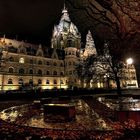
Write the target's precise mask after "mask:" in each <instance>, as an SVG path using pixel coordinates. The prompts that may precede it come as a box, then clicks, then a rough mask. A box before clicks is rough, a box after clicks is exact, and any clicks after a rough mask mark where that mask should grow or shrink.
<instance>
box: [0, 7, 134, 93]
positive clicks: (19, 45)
mask: <svg viewBox="0 0 140 140" xmlns="http://www.w3.org/2000/svg"><path fill="white" fill-rule="evenodd" d="M0 49H1V55H0V60H1V61H0V90H16V89H19V88H20V87H22V88H23V87H24V88H25V89H26V88H27V87H28V88H30V89H34V88H41V89H53V88H64V89H67V88H73V87H79V80H78V78H77V76H76V70H75V67H76V64H77V63H78V62H79V59H84V58H86V57H88V56H90V55H92V54H94V55H95V56H96V55H97V52H96V48H95V44H94V40H93V38H92V35H91V32H90V31H89V32H88V34H87V37H86V46H85V48H84V49H81V35H80V33H79V31H78V29H77V27H76V26H75V25H74V24H73V23H72V22H71V20H70V18H69V15H68V11H67V10H66V9H65V8H64V9H63V11H62V17H61V19H60V22H59V24H58V25H55V26H54V29H53V33H52V39H51V47H49V48H48V47H45V46H41V45H33V44H30V43H27V42H23V41H17V40H12V39H7V38H5V37H3V38H1V39H0ZM133 68H134V67H133ZM98 85H99V83H97V84H96V86H93V85H91V87H98V88H102V87H104V85H103V84H100V86H98Z"/></svg>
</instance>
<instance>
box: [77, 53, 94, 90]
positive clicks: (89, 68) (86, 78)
mask: <svg viewBox="0 0 140 140" xmlns="http://www.w3.org/2000/svg"><path fill="white" fill-rule="evenodd" d="M95 59H96V58H95V56H94V55H90V56H88V57H87V58H85V59H80V60H79V63H77V66H76V74H77V76H78V78H79V79H80V83H81V87H82V88H84V83H86V88H90V81H91V79H93V75H94V72H95V70H94V69H95V67H94V66H93V64H94V61H95Z"/></svg>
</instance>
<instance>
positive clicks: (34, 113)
mask: <svg viewBox="0 0 140 140" xmlns="http://www.w3.org/2000/svg"><path fill="white" fill-rule="evenodd" d="M64 99H65V100H64ZM0 118H1V119H2V120H4V121H6V122H8V123H14V124H16V125H18V126H19V125H20V126H25V127H26V126H28V127H31V128H41V129H42V128H44V129H58V130H84V131H85V130H102V129H103V130H112V128H111V127H110V126H109V124H108V123H107V122H105V121H104V120H103V119H102V118H101V117H99V115H98V114H97V113H96V112H94V110H92V109H91V108H90V107H89V106H88V105H87V104H86V103H85V102H84V101H83V100H81V99H68V98H67V99H66V98H53V99H47V98H46V99H41V100H35V101H34V102H33V103H32V104H26V105H22V106H14V107H11V108H8V109H5V110H3V111H1V112H0ZM99 120H100V121H99ZM101 120H102V121H101ZM101 122H104V124H101Z"/></svg>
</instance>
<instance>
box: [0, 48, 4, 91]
mask: <svg viewBox="0 0 140 140" xmlns="http://www.w3.org/2000/svg"><path fill="white" fill-rule="evenodd" d="M3 64H4V59H3V48H2V47H0V69H1V73H2V78H1V91H2V92H3V86H4V71H3V70H2V69H3V68H2V67H3V66H4V65H3Z"/></svg>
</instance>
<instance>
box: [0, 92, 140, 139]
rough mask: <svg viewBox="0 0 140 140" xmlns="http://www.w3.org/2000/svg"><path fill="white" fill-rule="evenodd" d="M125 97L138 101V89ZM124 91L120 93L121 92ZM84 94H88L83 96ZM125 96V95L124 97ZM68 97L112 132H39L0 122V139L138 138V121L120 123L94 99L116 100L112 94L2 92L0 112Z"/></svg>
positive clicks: (46, 130) (139, 127)
mask: <svg viewBox="0 0 140 140" xmlns="http://www.w3.org/2000/svg"><path fill="white" fill-rule="evenodd" d="M125 92H126V93H127V94H125V95H124V96H133V97H136V98H139V97H140V96H139V90H137V91H134V92H133V93H137V94H131V92H130V91H128V92H127V91H125ZM125 92H124V93H125ZM87 93H88V94H87ZM128 93H129V94H128ZM59 96H69V97H71V98H81V99H83V100H84V101H85V102H86V103H87V105H88V106H90V107H91V108H92V109H93V110H94V111H95V112H97V113H98V115H99V116H101V117H103V118H104V119H106V121H108V122H109V123H110V126H112V127H113V128H114V130H113V131H112V130H111V131H105V130H99V131H97V130H96V131H88V130H85V131H79V130H69V131H68V130H58V129H57V130H54V129H41V128H32V127H28V126H20V125H15V124H12V123H7V122H5V121H3V120H0V140H33V139H38V140H81V139H83V140H90V139H91V140H92V139H93V140H94V139H95V140H97V139H98V140H105V139H106V140H115V139H116V140H117V139H118V140H139V139H140V133H139V132H140V122H134V121H133V120H128V121H126V122H123V123H120V122H118V121H117V120H115V119H114V117H113V111H111V110H110V109H109V108H107V107H106V106H104V105H103V104H101V103H99V102H98V101H97V100H96V97H97V96H106V97H109V98H118V96H117V94H116V93H115V92H114V91H111V92H109V91H105V92H102V91H86V90H84V91H83V90H82V91H77V90H76V91H67V92H66V91H51V92H48V91H45V92H41V91H36V92H26V93H12V92H11V93H10V92H9V93H6V94H1V95H0V110H3V109H5V108H8V107H11V106H17V105H22V104H27V103H31V102H32V101H33V100H36V99H41V98H47V97H49V98H50V97H51V98H54V97H59ZM34 113H36V112H33V111H31V113H30V114H29V115H28V117H30V115H33V114H34Z"/></svg>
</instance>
